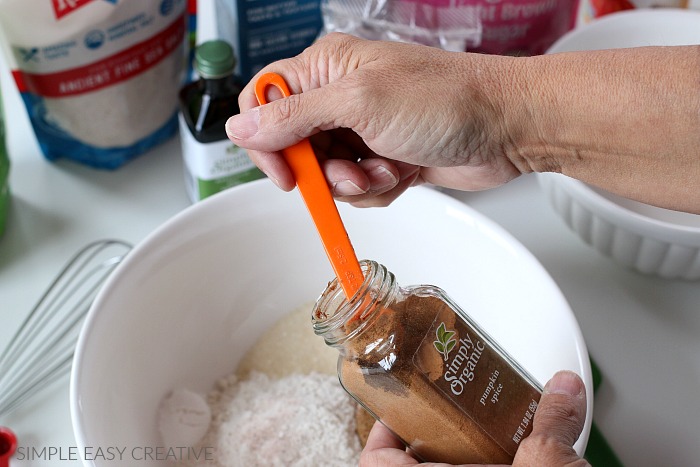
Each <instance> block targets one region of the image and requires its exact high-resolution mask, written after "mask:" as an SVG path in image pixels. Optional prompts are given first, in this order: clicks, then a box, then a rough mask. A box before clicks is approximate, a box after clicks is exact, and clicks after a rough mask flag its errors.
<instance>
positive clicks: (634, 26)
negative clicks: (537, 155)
mask: <svg viewBox="0 0 700 467" xmlns="http://www.w3.org/2000/svg"><path fill="white" fill-rule="evenodd" d="M688 44H700V12H696V11H687V10H680V9H653V10H632V11H627V12H621V13H615V14H612V15H609V16H604V17H603V18H601V19H599V20H597V21H594V22H593V23H590V24H588V25H586V26H583V27H580V28H578V29H575V30H573V31H571V32H569V33H568V34H566V35H564V36H563V37H562V38H561V39H559V40H558V41H557V42H556V43H555V44H554V45H553V46H552V47H551V48H550V49H549V51H548V53H558V52H571V51H576V50H595V49H612V48H623V47H637V46H653V45H688ZM538 177H539V181H540V185H541V186H542V188H543V189H544V191H545V192H546V194H547V195H548V197H549V199H550V201H551V203H552V205H553V207H554V209H555V211H556V212H557V213H558V214H559V215H560V216H561V217H562V218H563V219H564V221H565V222H566V223H567V225H568V226H569V227H570V228H571V229H572V230H573V231H574V232H576V234H578V236H579V237H581V239H583V240H584V241H585V242H586V243H588V244H589V245H591V246H593V247H594V248H595V249H596V250H598V251H599V252H601V253H603V254H604V255H607V256H609V257H611V258H612V259H614V260H615V261H617V262H619V263H621V264H623V265H625V266H628V267H630V268H633V269H635V270H637V271H639V272H642V273H645V274H653V275H657V276H660V277H664V278H669V279H676V278H680V279H687V280H697V279H700V216H698V215H695V214H688V213H681V212H676V211H671V210H667V209H661V208H657V207H654V206H649V205H647V204H643V203H639V202H636V201H632V200H629V199H625V198H622V197H620V196H616V195H614V194H611V193H608V192H606V191H603V190H600V189H597V188H594V187H592V186H589V185H587V184H585V183H582V182H580V181H577V180H574V179H571V178H569V177H565V176H563V175H560V174H539V175H538Z"/></svg>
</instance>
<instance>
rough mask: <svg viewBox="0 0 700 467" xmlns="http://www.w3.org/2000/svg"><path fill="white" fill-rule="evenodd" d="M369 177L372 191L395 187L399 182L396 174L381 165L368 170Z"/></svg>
mask: <svg viewBox="0 0 700 467" xmlns="http://www.w3.org/2000/svg"><path fill="white" fill-rule="evenodd" d="M367 177H368V178H369V182H370V186H371V189H370V190H371V191H381V190H384V189H385V188H390V187H394V186H396V183H397V182H398V180H396V177H395V176H394V174H393V173H391V172H390V171H389V170H387V168H386V167H384V166H381V165H378V166H376V167H374V168H373V169H372V170H370V171H369V172H367Z"/></svg>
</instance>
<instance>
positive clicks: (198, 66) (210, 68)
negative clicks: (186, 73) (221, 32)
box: [194, 40, 236, 78]
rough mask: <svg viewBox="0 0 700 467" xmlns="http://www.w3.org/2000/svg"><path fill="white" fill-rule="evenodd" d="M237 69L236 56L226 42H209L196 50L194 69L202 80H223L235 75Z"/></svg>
mask: <svg viewBox="0 0 700 467" xmlns="http://www.w3.org/2000/svg"><path fill="white" fill-rule="evenodd" d="M235 67H236V56H235V55H234V53H233V48H232V47H231V46H230V45H229V44H228V43H227V42H226V41H222V40H213V41H207V42H204V43H202V44H200V45H198V46H197V48H196V49H195V53H194V69H195V70H197V73H199V76H201V77H202V78H223V77H224V76H227V75H230V74H231V73H233V69H234V68H235Z"/></svg>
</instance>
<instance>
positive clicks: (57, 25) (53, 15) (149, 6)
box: [0, 0, 187, 169]
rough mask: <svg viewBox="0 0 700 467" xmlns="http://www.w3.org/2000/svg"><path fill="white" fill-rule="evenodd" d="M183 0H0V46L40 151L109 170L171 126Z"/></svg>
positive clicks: (180, 61)
mask: <svg viewBox="0 0 700 467" xmlns="http://www.w3.org/2000/svg"><path fill="white" fill-rule="evenodd" d="M186 7H187V1H186V0H0V45H2V48H3V49H4V52H5V56H6V58H7V61H8V62H9V64H10V67H11V69H12V74H13V76H14V79H15V82H16V84H17V87H18V89H19V91H20V94H21V96H22V99H23V100H24V103H25V105H26V108H27V112H28V113H29V117H30V120H31V123H32V126H33V128H34V132H35V134H36V137H37V140H38V142H39V145H40V146H41V149H42V151H43V153H44V155H45V156H46V157H47V158H48V159H49V160H54V159H57V158H61V157H64V158H68V159H72V160H75V161H78V162H81V163H84V164H87V165H90V166H93V167H98V168H105V169H114V168H117V167H119V166H121V165H122V164H124V163H125V162H126V161H128V160H130V159H132V158H133V157H135V156H137V155H139V154H142V153H143V152H145V151H147V150H148V149H150V148H152V147H153V146H155V145H157V144H159V143H161V142H162V141H164V140H165V139H167V138H169V137H170V136H172V135H173V134H174V133H175V132H176V131H177V113H176V111H177V93H178V90H179V88H180V86H181V85H182V82H183V77H184V63H185V53H186V50H185V42H186V38H185V29H186Z"/></svg>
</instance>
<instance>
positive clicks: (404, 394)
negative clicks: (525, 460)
mask: <svg viewBox="0 0 700 467" xmlns="http://www.w3.org/2000/svg"><path fill="white" fill-rule="evenodd" d="M361 263H362V268H363V273H364V275H365V279H364V282H363V284H362V286H361V287H360V289H359V290H358V292H357V293H356V294H355V295H354V296H353V297H352V298H351V299H350V300H348V299H347V298H346V297H345V295H344V294H343V291H342V289H341V288H340V286H339V284H338V281H337V280H334V281H332V282H331V283H329V284H328V286H327V287H326V289H325V291H324V292H323V294H322V295H321V297H320V298H319V299H318V300H317V302H316V304H315V306H314V310H313V312H312V313H313V314H312V320H313V326H314V331H315V332H316V334H318V335H320V336H322V337H323V338H324V339H325V341H326V344H328V345H330V346H332V347H335V348H336V349H337V350H338V351H339V352H340V356H339V360H338V376H339V378H340V382H341V383H342V385H343V387H344V388H345V390H346V391H347V392H348V393H350V395H352V396H353V397H354V398H355V399H356V400H357V401H358V402H359V403H360V404H362V405H363V406H364V407H365V409H367V410H368V411H369V412H370V413H371V414H372V415H373V416H374V417H375V418H376V419H377V420H380V421H381V422H382V423H383V424H384V425H386V426H387V428H389V429H390V430H391V431H392V432H393V433H394V434H395V435H397V436H398V437H399V438H400V439H401V440H402V441H403V442H404V443H405V444H406V445H407V446H409V447H411V449H412V450H413V451H414V452H415V453H416V454H417V455H418V456H419V457H420V458H421V460H423V461H428V462H446V463H451V464H463V463H511V462H512V460H513V457H514V456H515V451H516V450H517V448H518V446H519V444H520V442H521V441H522V439H524V438H525V437H526V436H528V435H529V434H530V432H531V431H532V420H533V418H534V414H535V411H536V409H537V406H538V403H539V400H540V396H541V387H540V385H539V384H538V383H537V382H536V381H535V380H534V378H532V377H531V376H530V375H528V374H527V372H525V370H523V369H522V368H521V367H520V365H518V363H517V362H515V360H513V359H512V358H511V357H510V356H509V355H508V354H507V353H506V352H505V351H504V350H503V349H502V348H501V347H500V346H499V345H498V344H497V343H496V342H495V341H494V340H493V339H492V338H490V337H489V336H488V335H487V334H486V333H485V332H484V331H483V330H481V329H480V328H479V326H478V325H477V324H476V323H475V322H474V321H473V320H472V319H471V318H470V317H469V316H468V315H467V314H466V313H465V312H464V311H463V310H461V309H460V308H459V306H457V304H455V303H454V302H453V301H452V300H451V299H450V298H449V297H448V296H447V294H446V293H445V292H444V291H443V290H441V289H439V288H437V287H433V286H425V285H420V286H411V287H406V288H403V287H401V286H400V285H399V284H398V283H397V281H396V278H395V276H394V275H393V274H392V273H391V272H389V271H388V270H387V269H386V267H384V266H382V265H380V264H378V263H376V262H373V261H362V262H361Z"/></svg>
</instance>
